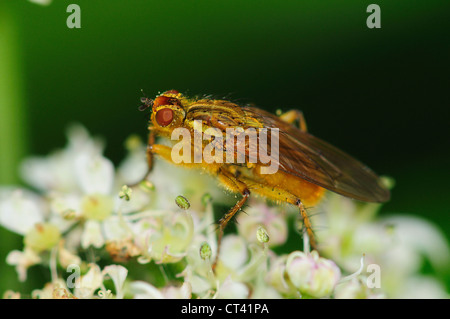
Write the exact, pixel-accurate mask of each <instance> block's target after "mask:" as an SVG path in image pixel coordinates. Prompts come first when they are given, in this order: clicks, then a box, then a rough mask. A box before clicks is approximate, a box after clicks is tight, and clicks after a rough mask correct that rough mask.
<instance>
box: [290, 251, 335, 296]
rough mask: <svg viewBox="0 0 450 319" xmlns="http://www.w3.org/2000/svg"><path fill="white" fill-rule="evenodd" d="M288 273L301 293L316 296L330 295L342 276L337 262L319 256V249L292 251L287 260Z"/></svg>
mask: <svg viewBox="0 0 450 319" xmlns="http://www.w3.org/2000/svg"><path fill="white" fill-rule="evenodd" d="M286 273H287V274H288V275H289V280H290V281H291V282H292V284H293V285H294V286H295V287H296V288H297V289H298V290H299V291H300V292H301V293H303V294H306V295H308V296H312V297H315V298H322V297H327V296H329V295H330V294H331V293H332V292H333V290H334V287H335V286H336V284H337V283H338V281H339V278H340V276H341V271H340V269H339V268H338V267H337V266H336V264H335V263H334V262H332V261H331V260H327V259H325V258H322V257H319V254H318V253H317V251H312V252H311V253H310V254H305V253H303V252H298V251H297V252H293V253H291V254H290V255H289V256H288V258H287V261H286Z"/></svg>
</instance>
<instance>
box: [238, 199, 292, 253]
mask: <svg viewBox="0 0 450 319" xmlns="http://www.w3.org/2000/svg"><path fill="white" fill-rule="evenodd" d="M245 212H246V214H240V215H239V216H238V222H237V227H238V230H239V234H241V235H242V236H244V238H246V239H247V241H249V242H257V241H256V239H257V238H256V237H255V234H256V232H257V229H258V228H259V227H261V226H262V227H264V229H265V230H266V232H267V233H268V235H269V237H270V241H269V242H268V244H269V246H270V247H273V246H278V245H281V244H284V243H285V241H286V239H287V234H288V229H287V223H286V214H283V213H282V212H280V211H279V209H278V208H275V207H268V206H267V205H265V204H263V203H259V204H252V205H250V206H249V207H248V208H247V209H246V210H245Z"/></svg>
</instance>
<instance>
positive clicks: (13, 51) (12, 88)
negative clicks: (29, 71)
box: [0, 3, 26, 184]
mask: <svg viewBox="0 0 450 319" xmlns="http://www.w3.org/2000/svg"><path fill="white" fill-rule="evenodd" d="M17 39H18V36H17V28H16V24H15V22H14V18H13V14H12V12H11V10H10V8H9V7H8V5H7V4H5V3H0V74H1V76H0V154H1V160H0V184H13V183H18V172H17V167H18V165H17V164H18V162H19V161H20V159H21V158H22V157H23V155H24V154H25V146H26V142H25V137H26V123H25V119H24V117H25V116H24V103H23V84H22V79H21V67H20V55H19V54H18V53H19V45H18V43H17Z"/></svg>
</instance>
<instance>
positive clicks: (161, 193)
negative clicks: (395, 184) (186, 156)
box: [0, 126, 450, 298]
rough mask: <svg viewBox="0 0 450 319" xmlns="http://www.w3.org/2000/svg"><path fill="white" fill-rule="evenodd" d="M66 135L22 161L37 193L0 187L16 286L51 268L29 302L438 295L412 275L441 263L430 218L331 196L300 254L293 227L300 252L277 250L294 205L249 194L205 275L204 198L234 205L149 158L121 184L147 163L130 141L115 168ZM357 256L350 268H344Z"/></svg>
mask: <svg viewBox="0 0 450 319" xmlns="http://www.w3.org/2000/svg"><path fill="white" fill-rule="evenodd" d="M68 141H69V142H68V145H67V146H66V147H65V148H64V149H62V150H58V151H56V152H54V153H52V154H50V155H48V156H46V157H33V158H29V159H27V160H26V161H25V162H24V163H23V165H22V167H21V172H22V175H23V178H24V180H25V181H26V182H27V183H28V184H30V185H31V186H32V187H33V188H35V189H36V192H32V191H30V190H27V189H22V188H13V187H8V188H6V187H3V188H1V189H0V224H1V225H2V226H3V227H5V228H7V229H9V230H11V231H13V232H15V233H18V234H21V235H23V236H24V248H23V249H22V250H13V251H11V252H10V253H9V255H8V256H7V260H6V262H7V263H8V264H9V265H12V266H15V268H16V270H17V273H18V277H19V280H21V281H24V280H26V279H27V270H28V268H29V267H31V266H33V265H41V266H46V267H48V268H49V269H50V272H49V283H48V284H47V285H45V287H43V289H40V290H34V291H33V292H32V294H31V295H32V297H33V298H329V297H335V298H375V297H391V296H392V297H409V296H426V294H431V295H432V296H433V297H446V292H445V290H444V289H443V288H442V287H440V284H439V282H438V281H436V280H435V279H433V278H428V277H424V276H421V275H419V268H420V265H421V261H422V259H423V256H424V255H425V256H426V257H427V258H428V260H430V261H431V263H432V264H433V265H435V266H436V267H446V266H448V262H449V260H450V258H449V249H448V245H447V242H446V241H445V240H444V239H443V237H442V236H441V235H440V234H439V233H438V232H437V230H436V229H435V228H434V227H433V226H432V225H429V224H427V223H425V222H424V221H422V220H416V219H413V218H406V217H404V218H403V219H402V218H390V219H386V220H379V221H378V220H377V219H376V218H375V216H376V211H377V209H378V206H375V205H367V204H366V205H361V206H357V205H356V204H355V203H353V202H352V201H350V200H347V199H345V198H342V197H339V196H337V195H336V196H330V198H329V199H327V200H325V201H324V204H323V205H322V206H320V207H318V208H317V209H318V210H324V211H326V213H324V214H318V215H317V216H316V217H315V218H314V223H317V225H327V227H326V228H325V229H324V230H321V231H317V233H318V237H319V240H320V243H321V247H322V248H321V249H320V256H319V253H318V252H317V251H312V252H309V251H308V248H309V247H308V245H307V242H306V244H305V245H304V248H305V249H304V251H303V252H302V251H299V250H298V249H299V248H301V246H302V245H300V236H299V235H297V234H295V235H294V236H297V238H298V240H297V241H298V246H299V247H296V248H294V249H291V248H290V247H289V248H286V243H287V241H288V236H289V235H290V234H289V233H290V228H293V227H291V226H289V225H288V223H287V221H288V220H290V219H293V217H294V216H296V215H297V212H296V211H295V210H293V209H289V208H286V207H278V206H274V207H270V206H267V205H266V204H264V203H263V202H262V201H255V202H252V203H251V205H250V207H248V208H247V209H246V213H245V214H240V215H239V217H238V223H237V231H236V232H234V233H233V232H229V233H227V234H226V235H225V236H224V238H223V241H222V248H221V250H220V251H221V253H220V256H219V258H218V263H217V266H216V268H215V269H214V271H213V269H212V263H213V261H214V259H215V252H216V249H217V234H216V231H215V227H216V226H215V223H214V222H215V219H214V216H213V202H214V203H217V202H220V201H222V202H227V201H228V204H230V203H232V202H230V199H229V197H230V196H228V195H227V194H225V193H224V192H223V191H222V190H221V189H220V188H218V187H217V185H216V182H215V181H214V179H212V178H210V177H208V176H204V175H201V174H199V172H194V171H190V170H184V169H181V168H178V167H175V166H172V165H170V164H167V163H165V162H162V161H157V162H156V163H155V167H154V169H153V172H152V174H151V175H150V177H149V179H148V181H147V182H145V183H141V184H140V185H138V186H126V185H133V184H134V183H135V182H137V181H139V180H140V179H142V177H143V176H144V175H145V172H146V170H147V164H146V160H145V145H144V144H143V143H142V142H141V141H140V140H139V139H138V138H136V137H130V138H129V139H128V140H127V143H126V148H127V149H128V155H127V157H126V158H125V160H124V161H123V162H122V163H121V164H120V165H119V166H118V167H117V169H115V167H114V165H113V163H112V162H111V161H110V160H109V159H107V158H106V157H105V156H104V155H103V143H102V142H101V141H100V140H98V139H94V138H92V137H90V135H89V134H88V132H87V131H86V130H85V129H84V128H83V127H81V126H74V127H72V128H70V130H69V131H68ZM180 195H182V196H180ZM211 199H212V200H211ZM292 230H294V229H292ZM283 247H284V248H283ZM283 249H284V251H286V250H287V249H288V251H287V252H286V253H285V254H283V253H279V251H283ZM277 251H278V252H277ZM364 254H365V259H364V260H365V262H364V263H362V264H361V268H360V269H359V271H357V272H356V273H354V274H353V275H348V274H351V273H353V272H355V270H356V268H358V265H359V263H360V260H361V257H362V256H363V255H364ZM327 258H328V259H327ZM332 260H333V261H332ZM367 261H369V264H378V265H380V267H381V269H382V270H383V275H382V276H381V288H379V287H375V288H373V287H369V286H368V285H367V280H368V278H367V277H368V276H367V271H366V269H364V267H365V266H366V264H367ZM105 263H106V264H108V263H109V264H108V265H107V266H103V267H101V266H100V265H105ZM338 265H339V267H338ZM142 267H144V270H142ZM136 268H139V269H140V270H139V271H135V269H136ZM74 269H75V270H76V269H78V270H79V275H77V276H73V274H74V272H72V270H74ZM342 273H347V275H348V276H346V277H344V276H342ZM75 274H76V273H75ZM161 277H162V278H163V279H162V280H161V279H157V278H161ZM411 285H416V286H415V287H416V288H414V289H411ZM4 297H5V298H20V294H18V293H15V292H13V291H8V292H7V293H5V295H4Z"/></svg>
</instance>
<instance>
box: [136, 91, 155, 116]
mask: <svg viewBox="0 0 450 319" xmlns="http://www.w3.org/2000/svg"><path fill="white" fill-rule="evenodd" d="M141 92H142V95H144V97H141V103H142V104H141V105H140V106H139V108H138V109H139V111H145V110H146V109H148V108H149V107H151V106H152V105H153V100H152V99H150V98H148V96H147V94H145V92H144V90H143V89H141Z"/></svg>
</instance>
